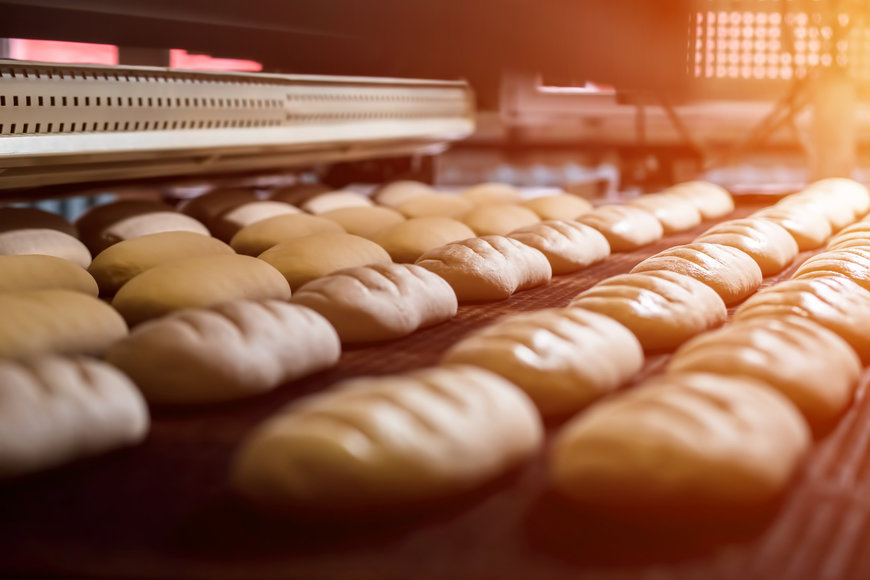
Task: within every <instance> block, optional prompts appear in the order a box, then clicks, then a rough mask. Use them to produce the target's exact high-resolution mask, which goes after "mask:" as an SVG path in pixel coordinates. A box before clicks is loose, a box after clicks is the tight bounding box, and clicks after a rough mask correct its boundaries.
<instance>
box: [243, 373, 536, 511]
mask: <svg viewBox="0 0 870 580" xmlns="http://www.w3.org/2000/svg"><path fill="white" fill-rule="evenodd" d="M542 442H543V428H542V426H541V420H540V417H539V416H538V413H537V411H536V410H535V407H534V405H533V404H532V402H531V401H529V399H528V397H527V396H526V395H525V394H524V393H523V392H522V391H521V390H519V389H518V388H516V387H515V386H514V385H512V384H510V383H509V382H507V381H505V380H504V379H502V378H501V377H499V376H498V375H494V374H492V373H489V372H487V371H484V370H482V369H477V368H474V367H468V366H447V367H436V368H428V369H423V370H418V371H414V372H410V373H406V374H403V375H393V376H384V377H373V378H358V379H352V380H349V381H346V382H343V383H341V384H339V385H337V386H336V387H334V388H332V389H330V390H329V391H326V392H324V393H321V394H317V395H314V396H311V397H307V398H305V399H302V400H299V401H297V402H295V403H293V404H292V405H290V406H289V407H287V408H286V409H285V410H283V411H281V412H279V413H278V414H276V415H275V416H273V417H272V418H270V419H268V420H267V421H266V422H264V423H263V424H262V425H260V426H259V427H257V428H256V429H255V430H254V432H253V433H252V434H251V435H249V436H248V438H247V439H246V440H245V441H244V442H243V444H242V447H241V449H240V451H239V453H238V455H237V457H236V460H235V462H234V465H233V469H232V482H233V484H234V486H235V488H236V489H238V490H239V491H240V492H241V493H242V495H243V496H245V497H246V498H248V499H249V500H251V501H253V502H255V503H256V504H259V505H262V506H269V507H289V508H297V509H298V508H302V509H308V510H315V511H319V510H323V511H333V512H339V511H346V510H350V511H357V510H370V509H379V510H382V509H384V508H387V507H391V506H397V507H398V506H402V507H406V505H407V504H409V503H415V502H420V501H427V500H435V499H439V498H442V497H445V496H450V495H454V494H458V493H462V492H464V491H467V490H469V489H472V488H475V487H478V486H479V485H482V484H484V483H486V482H487V481H490V480H492V479H494V478H496V477H498V476H499V475H501V474H503V473H505V472H507V471H508V470H510V469H512V468H514V467H516V466H517V465H519V464H521V463H522V462H524V461H525V460H527V459H528V458H529V457H530V456H532V455H533V454H534V453H535V452H537V451H538V449H539V448H540V446H541V444H542Z"/></svg>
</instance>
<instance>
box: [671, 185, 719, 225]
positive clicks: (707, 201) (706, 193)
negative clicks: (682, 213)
mask: <svg viewBox="0 0 870 580" xmlns="http://www.w3.org/2000/svg"><path fill="white" fill-rule="evenodd" d="M665 193H669V194H674V195H676V196H679V197H682V198H684V199H687V200H689V201H690V202H692V203H693V204H694V205H695V207H696V208H698V211H700V212H701V217H703V218H704V219H705V220H712V219H716V218H720V217H723V216H726V215H728V214H729V213H731V212H732V211H734V199H733V198H732V197H731V194H730V193H728V192H727V191H726V190H725V189H724V188H722V187H719V186H718V185H716V184H715V183H710V182H709V181H686V182H685V183H678V184H676V185H674V186H672V187H669V188H668V189H666V190H665Z"/></svg>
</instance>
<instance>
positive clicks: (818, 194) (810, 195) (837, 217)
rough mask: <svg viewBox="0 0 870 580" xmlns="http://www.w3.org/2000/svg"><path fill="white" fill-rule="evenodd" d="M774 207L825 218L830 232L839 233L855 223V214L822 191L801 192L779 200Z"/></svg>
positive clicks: (841, 202)
mask: <svg viewBox="0 0 870 580" xmlns="http://www.w3.org/2000/svg"><path fill="white" fill-rule="evenodd" d="M774 207H798V208H802V209H806V210H809V211H811V212H813V213H818V214H821V215H823V216H825V217H826V218H827V220H828V223H830V224H831V230H832V231H834V232H839V231H840V230H842V229H843V228H844V227H846V226H848V225H849V224H851V223H852V222H854V221H855V212H854V210H853V209H852V208H851V207H849V205H847V204H846V203H843V201H842V200H841V199H838V198H837V197H836V196H831V195H825V193H824V192H823V191H802V192H800V193H793V194H791V195H788V196H786V197H784V198H782V199H781V200H779V201H778V202H777V203H776V205H775V206H774Z"/></svg>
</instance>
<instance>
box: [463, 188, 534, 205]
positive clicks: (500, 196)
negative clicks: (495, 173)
mask: <svg viewBox="0 0 870 580" xmlns="http://www.w3.org/2000/svg"><path fill="white" fill-rule="evenodd" d="M462 196H463V197H464V198H465V199H467V200H468V201H470V202H471V203H473V204H474V205H492V204H499V203H519V202H520V201H521V200H522V195H521V194H520V190H518V189H517V188H516V187H514V186H513V185H508V184H506V183H481V184H479V185H475V186H472V187H469V188H468V189H466V190H465V191H463V192H462Z"/></svg>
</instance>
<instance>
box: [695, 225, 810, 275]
mask: <svg viewBox="0 0 870 580" xmlns="http://www.w3.org/2000/svg"><path fill="white" fill-rule="evenodd" d="M705 242H706V243H710V244H722V245H723V246H731V247H733V248H737V249H738V250H743V251H744V252H746V253H747V254H749V256H750V257H751V258H752V259H753V260H755V262H756V263H757V264H758V267H759V268H761V275H762V276H773V275H774V274H779V273H780V272H782V271H783V270H784V269H785V267H786V266H788V265H789V264H791V263H792V262H793V261H794V259H795V258H796V257H797V255H798V246H797V242H795V241H794V238H793V237H791V234H789V233H788V231H786V229H785V228H783V227H782V226H778V225H776V224H775V223H774V222H772V221H770V220H766V219H764V218H758V217H754V218H753V217H749V218H743V219H736V220H728V221H725V222H722V223H720V224H717V225H715V226H713V227H712V228H710V229H709V230H707V231H706V232H704V233H703V234H701V235H700V236H698V237H697V238H695V243H705Z"/></svg>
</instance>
